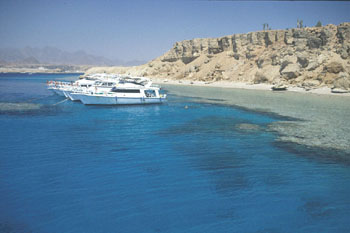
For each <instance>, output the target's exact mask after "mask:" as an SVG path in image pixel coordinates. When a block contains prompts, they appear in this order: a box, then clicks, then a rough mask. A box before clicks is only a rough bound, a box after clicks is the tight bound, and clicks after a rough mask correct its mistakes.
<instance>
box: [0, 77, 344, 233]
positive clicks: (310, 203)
mask: <svg viewBox="0 0 350 233" xmlns="http://www.w3.org/2000/svg"><path fill="white" fill-rule="evenodd" d="M70 77H71V75H24V74H12V75H8V74H2V75H1V76H0V139H1V140H0V151H1V153H0V154H1V155H0V232H11V233H12V232H16V233H17V232H20V233H22V232H35V233H36V232H38V233H44V232H45V233H46V232H50V233H56V232H57V233H62V232H65V233H66V232H67V233H68V232H349V231H350V225H349V214H350V167H349V166H348V165H346V164H341V163H334V162H326V161H320V160H317V159H314V158H313V157H312V158H310V157H308V156H307V151H305V153H306V154H305V155H306V156H302V153H301V152H302V151H301V152H300V151H299V153H298V154H293V153H292V152H288V150H284V149H283V148H280V147H276V145H275V138H276V135H274V134H273V133H272V132H269V131H268V130H266V129H267V126H268V124H270V123H272V122H275V121H277V120H281V119H280V118H278V117H276V116H273V115H267V114H259V113H257V112H250V111H247V110H243V109H238V108H234V107H231V106H225V105H220V104H207V103H201V102H198V99H196V100H195V99H191V98H185V97H181V96H175V95H172V94H171V92H170V93H168V94H169V100H168V103H166V104H163V105H150V106H121V107H104V106H84V105H82V104H80V103H73V102H70V101H65V102H62V100H63V99H62V97H59V96H56V95H54V94H52V93H51V92H49V91H48V90H46V87H45V82H46V80H52V79H57V80H67V79H70ZM233 91H234V90H233ZM9 103H11V104H9Z"/></svg>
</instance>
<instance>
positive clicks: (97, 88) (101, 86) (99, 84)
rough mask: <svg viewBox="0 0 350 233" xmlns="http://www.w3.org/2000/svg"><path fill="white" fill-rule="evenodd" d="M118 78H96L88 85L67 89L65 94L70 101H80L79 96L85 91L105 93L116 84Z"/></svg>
mask: <svg viewBox="0 0 350 233" xmlns="http://www.w3.org/2000/svg"><path fill="white" fill-rule="evenodd" d="M118 82H119V81H118V80H98V81H95V82H94V83H93V85H90V86H88V87H80V88H76V89H72V90H70V91H67V92H66V94H67V96H68V98H69V99H70V100H72V101H80V100H81V96H82V95H85V94H86V93H96V92H99V93H107V92H109V91H111V90H112V88H113V87H115V86H116V85H117V83H118Z"/></svg>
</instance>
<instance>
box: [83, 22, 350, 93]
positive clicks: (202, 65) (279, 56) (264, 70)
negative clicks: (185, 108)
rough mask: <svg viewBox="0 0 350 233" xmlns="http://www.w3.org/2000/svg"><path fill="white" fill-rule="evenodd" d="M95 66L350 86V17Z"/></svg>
mask: <svg viewBox="0 0 350 233" xmlns="http://www.w3.org/2000/svg"><path fill="white" fill-rule="evenodd" d="M94 72H110V73H112V72H118V73H129V74H132V75H138V76H148V77H157V78H164V79H178V80H181V79H187V80H194V81H195V80H196V81H205V82H215V81H221V80H222V81H232V82H245V83H269V84H287V85H291V86H300V87H304V88H306V89H308V88H314V87H320V86H328V87H336V88H340V89H345V90H350V75H349V73H350V23H342V24H340V25H338V26H335V25H327V26H324V27H312V28H302V29H289V30H269V31H259V32H251V33H247V34H235V35H229V36H224V37H220V38H205V39H193V40H185V41H181V42H176V43H175V45H174V47H173V48H172V49H170V51H168V52H167V53H165V54H164V55H163V56H161V57H159V58H156V59H154V60H152V61H150V62H148V63H146V64H144V65H141V66H135V67H104V68H92V69H90V70H89V71H88V73H94Z"/></svg>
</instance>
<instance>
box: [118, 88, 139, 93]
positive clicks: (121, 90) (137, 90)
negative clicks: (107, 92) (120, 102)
mask: <svg viewBox="0 0 350 233" xmlns="http://www.w3.org/2000/svg"><path fill="white" fill-rule="evenodd" d="M112 91H113V92H117V93H140V90H139V89H117V88H113V89H112Z"/></svg>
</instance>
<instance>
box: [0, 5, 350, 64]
mask: <svg viewBox="0 0 350 233" xmlns="http://www.w3.org/2000/svg"><path fill="white" fill-rule="evenodd" d="M349 12H350V2H334V1H329V2H315V1H312V2H300V1H299V2H295V1H293V2H288V1H283V2H278V1H249V2H244V1H204V0H197V1H189V0H182V1H160V0H159V1H152V0H148V1H147V0H143V1H140V0H139V1H136V0H125V1H118V0H114V1H112V0H96V1H89V0H84V1H83V0H66V1H58V0H52V1H50V0H46V1H44V0H36V1H34V0H23V1H18V0H0V47H17V48H20V47H25V46H32V47H44V46H54V47H57V48H60V49H64V50H67V51H76V50H85V51H86V52H89V53H92V54H96V55H103V56H106V57H109V58H120V59H123V60H133V59H139V60H150V59H153V58H155V57H157V56H159V55H161V54H163V53H165V52H166V51H167V50H169V49H170V48H171V47H172V45H173V44H174V43H175V42H176V41H181V40H185V39H192V38H200V37H219V36H224V35H230V34H235V33H246V32H251V31H256V30H261V29H262V24H263V23H268V24H269V25H270V27H272V29H285V28H292V27H296V22H297V19H298V18H299V19H303V21H304V25H306V26H314V25H315V24H316V23H317V21H318V20H320V21H321V22H322V23H323V24H330V23H331V24H339V23H341V22H345V21H347V22H349V21H350V13H349Z"/></svg>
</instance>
